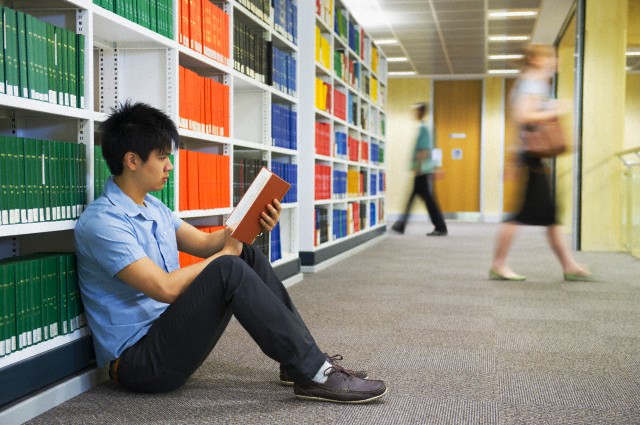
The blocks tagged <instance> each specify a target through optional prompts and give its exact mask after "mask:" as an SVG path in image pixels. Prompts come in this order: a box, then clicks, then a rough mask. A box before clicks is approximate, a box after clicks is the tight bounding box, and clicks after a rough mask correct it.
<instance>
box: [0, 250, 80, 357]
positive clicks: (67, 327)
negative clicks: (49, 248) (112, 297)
mask: <svg viewBox="0 0 640 425" xmlns="http://www.w3.org/2000/svg"><path fill="white" fill-rule="evenodd" d="M77 276H78V273H77V266H76V257H75V254H73V253H56V254H32V255H28V256H21V257H12V258H8V259H4V260H2V261H0V282H1V283H2V284H0V299H1V300H3V308H2V314H0V357H1V356H6V355H9V354H11V353H13V352H15V351H18V350H22V349H24V348H27V347H29V346H32V345H35V344H38V343H40V342H42V341H46V340H49V339H52V338H55V337H56V336H58V335H64V334H67V333H71V332H73V331H75V330H76V329H78V328H81V327H82V326H84V325H85V324H86V319H85V317H84V308H83V306H82V302H81V300H80V292H79V289H78V277H77Z"/></svg>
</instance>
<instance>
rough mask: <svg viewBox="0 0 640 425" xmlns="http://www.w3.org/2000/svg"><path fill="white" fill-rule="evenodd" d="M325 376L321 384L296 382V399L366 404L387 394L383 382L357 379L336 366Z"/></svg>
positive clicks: (327, 371) (294, 390) (328, 370)
mask: <svg viewBox="0 0 640 425" xmlns="http://www.w3.org/2000/svg"><path fill="white" fill-rule="evenodd" d="M325 375H326V376H327V380H326V382H325V383H323V384H320V383H318V382H315V381H308V382H304V383H298V382H296V383H295V384H294V386H293V392H294V393H295V395H296V397H298V398H302V399H306V400H318V401H330V402H333V403H368V402H370V401H373V400H376V399H379V398H380V397H382V396H384V395H385V394H386V393H387V386H386V385H385V383H384V382H383V381H378V380H373V379H362V378H358V377H357V376H354V375H353V374H352V373H351V372H349V371H348V370H346V369H344V368H342V367H340V366H338V365H334V366H331V367H330V368H329V369H327V370H326V372H325Z"/></svg>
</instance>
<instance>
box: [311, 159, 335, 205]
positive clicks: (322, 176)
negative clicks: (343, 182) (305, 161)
mask: <svg viewBox="0 0 640 425" xmlns="http://www.w3.org/2000/svg"><path fill="white" fill-rule="evenodd" d="M315 171H316V174H315V197H314V199H331V166H330V165H324V164H316V170H315Z"/></svg>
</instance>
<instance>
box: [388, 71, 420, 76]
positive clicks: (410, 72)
mask: <svg viewBox="0 0 640 425" xmlns="http://www.w3.org/2000/svg"><path fill="white" fill-rule="evenodd" d="M388 75H389V76H394V77H399V76H403V75H416V72H415V71H392V72H389V73H388Z"/></svg>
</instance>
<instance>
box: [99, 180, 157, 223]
mask: <svg viewBox="0 0 640 425" xmlns="http://www.w3.org/2000/svg"><path fill="white" fill-rule="evenodd" d="M104 196H106V197H107V199H108V200H109V201H110V202H111V203H112V204H113V205H115V206H116V207H118V208H120V209H122V211H123V212H124V213H125V214H127V215H128V216H130V217H135V216H137V215H140V214H141V215H142V216H143V217H144V218H146V219H147V220H153V219H154V218H153V217H152V214H151V211H150V210H149V207H150V206H151V203H150V202H148V198H149V196H145V203H146V205H147V208H144V207H140V205H138V204H136V203H135V202H133V199H131V198H130V197H129V196H128V195H127V194H125V193H124V192H123V191H122V189H120V187H119V186H118V185H117V184H116V183H115V182H114V181H113V176H109V179H108V180H107V183H106V184H105V186H104Z"/></svg>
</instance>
